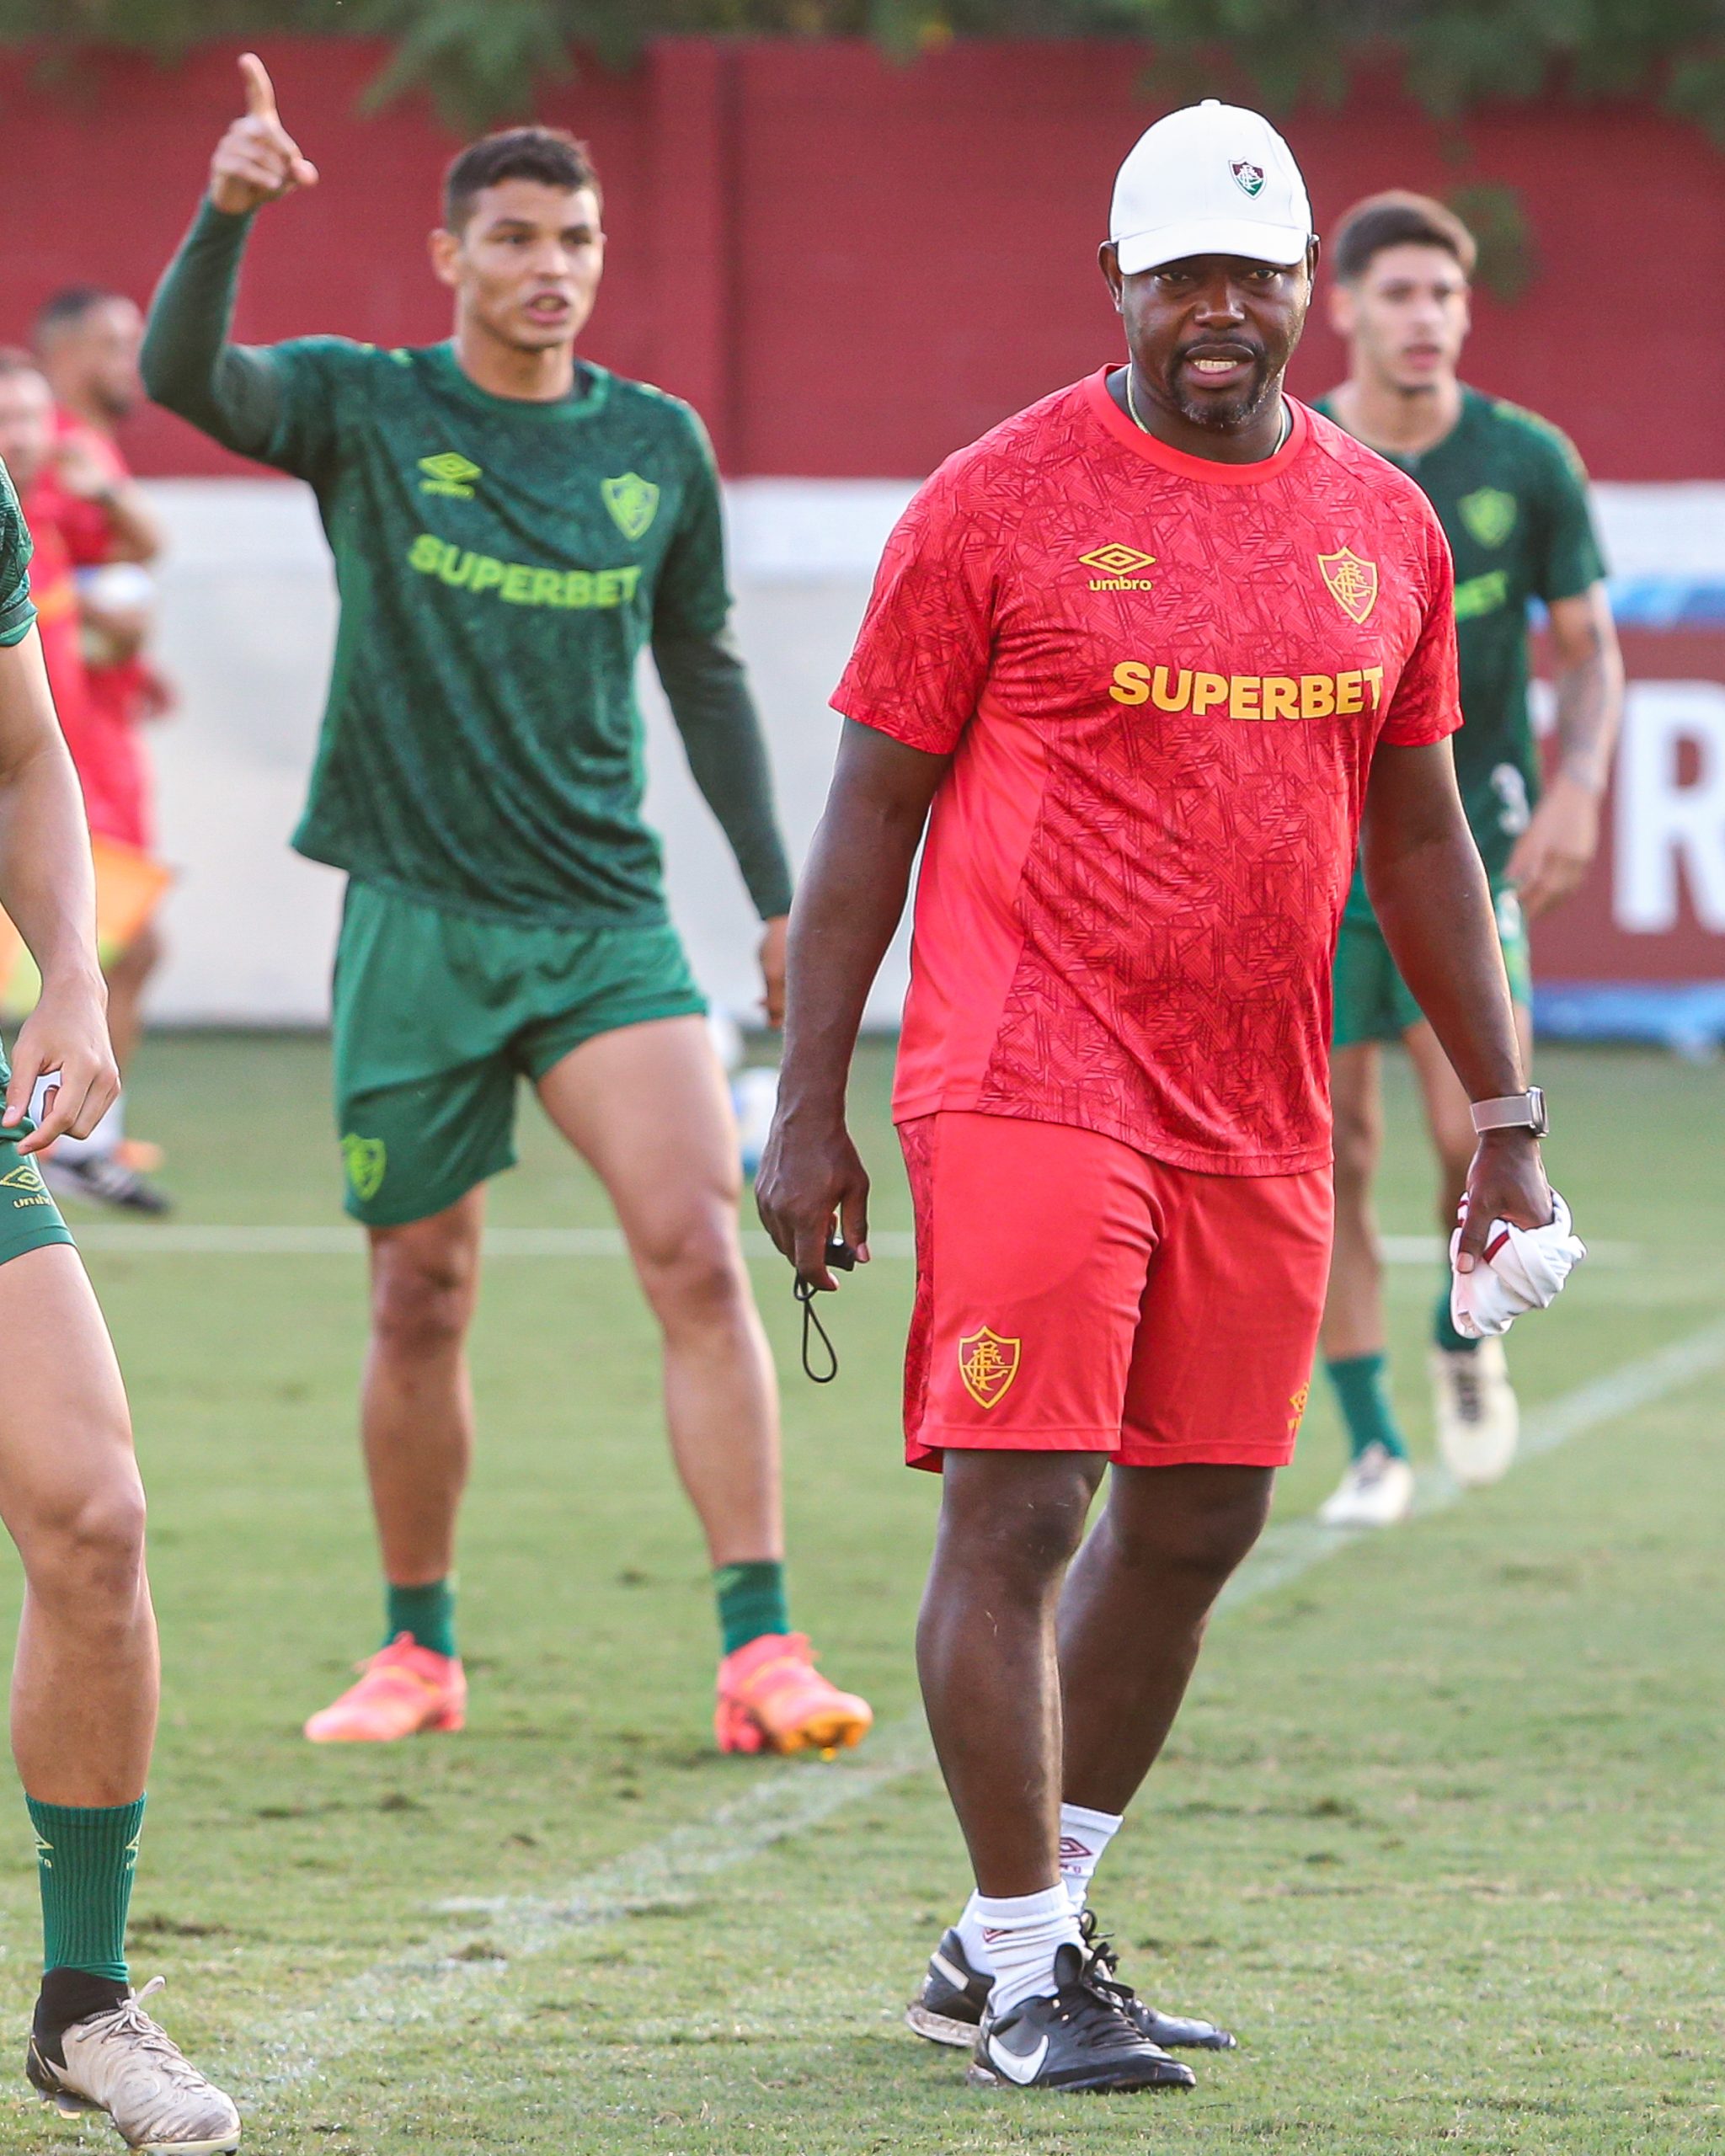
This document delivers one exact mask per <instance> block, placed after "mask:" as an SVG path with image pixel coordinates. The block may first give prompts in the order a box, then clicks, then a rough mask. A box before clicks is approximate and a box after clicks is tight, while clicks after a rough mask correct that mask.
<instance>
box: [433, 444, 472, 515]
mask: <svg viewBox="0 0 1725 2156" xmlns="http://www.w3.org/2000/svg"><path fill="white" fill-rule="evenodd" d="M419 469H420V470H421V471H422V472H424V473H425V478H423V479H421V480H420V482H419V492H420V493H421V494H447V495H448V496H449V498H450V499H451V500H452V501H457V502H470V501H472V499H473V482H474V480H475V479H477V478H478V477H479V476H480V475H479V467H478V465H477V464H475V463H474V462H473V460H472V458H471V457H467V456H462V453H461V451H459V450H457V449H446V450H444V451H441V454H440V455H438V456H422V457H421V458H420V459H419Z"/></svg>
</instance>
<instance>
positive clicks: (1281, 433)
mask: <svg viewBox="0 0 1725 2156" xmlns="http://www.w3.org/2000/svg"><path fill="white" fill-rule="evenodd" d="M1126 409H1127V411H1128V412H1129V413H1130V414H1131V415H1132V424H1133V425H1134V426H1135V427H1136V428H1137V430H1138V431H1139V433H1140V434H1141V435H1148V434H1150V429H1149V428H1148V427H1147V426H1146V425H1145V424H1144V422H1143V420H1142V419H1140V418H1139V416H1138V400H1137V398H1135V397H1134V395H1133V394H1132V364H1131V361H1130V360H1128V361H1127V363H1126ZM1293 431H1294V414H1292V413H1291V412H1290V410H1289V409H1288V400H1287V398H1285V397H1284V398H1283V399H1282V424H1281V425H1280V427H1279V429H1278V430H1277V434H1276V446H1275V447H1274V449H1273V450H1272V451H1270V456H1280V455H1281V453H1282V451H1284V449H1285V448H1286V447H1287V446H1288V437H1289V435H1291V434H1292V433H1293ZM1150 438H1151V440H1152V441H1154V440H1156V436H1155V435H1151V437H1150ZM1266 461H1268V460H1266Z"/></svg>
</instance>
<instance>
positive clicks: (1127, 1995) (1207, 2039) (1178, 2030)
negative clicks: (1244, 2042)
mask: <svg viewBox="0 0 1725 2156" xmlns="http://www.w3.org/2000/svg"><path fill="white" fill-rule="evenodd" d="M1078 1930H1079V1935H1080V1936H1081V1938H1082V1940H1083V1941H1084V1944H1085V1946H1086V1948H1087V1951H1088V1952H1089V1955H1090V1964H1091V1973H1092V1980H1093V1981H1094V1982H1095V1983H1097V1984H1099V1985H1100V1986H1101V1988H1103V1990H1104V1991H1106V1992H1109V1993H1112V1994H1113V1995H1114V1998H1115V1999H1118V2000H1119V2004H1120V2011H1121V2012H1122V2013H1123V2014H1124V2015H1125V2016H1126V2018H1127V2020H1129V2021H1130V2022H1131V2023H1132V2025H1133V2026H1134V2027H1135V2028H1136V2029H1137V2030H1138V2031H1140V2034H1141V2035H1144V2036H1148V2037H1149V2039H1150V2041H1151V2043H1153V2044H1162V2045H1164V2046H1166V2047H1167V2049H1169V2050H1170V2051H1182V2050H1183V2051H1194V2052H1231V2051H1232V2050H1234V2049H1235V2039H1234V2037H1233V2036H1232V2035H1231V2033H1230V2031H1227V2030H1226V2029H1219V2028H1217V2026H1216V2025H1215V2022H1214V2021H1199V2020H1194V2019H1193V2018H1192V2017H1191V2016H1190V2015H1184V2014H1162V2013H1158V2011H1157V2010H1156V2008H1155V2007H1153V2006H1151V2005H1148V2004H1146V2002H1145V2001H1144V2000H1143V1999H1140V1997H1139V1996H1138V1994H1137V1993H1136V1992H1135V1991H1134V1990H1133V1988H1132V1987H1131V1985H1130V1984H1123V1983H1121V1982H1120V1979H1119V1975H1118V1974H1117V1973H1116V1972H1117V1971H1118V1970H1119V1956H1118V1955H1117V1954H1116V1953H1115V1951H1114V1942H1113V1941H1112V1940H1107V1939H1103V1938H1102V1937H1101V1936H1100V1935H1098V1933H1097V1926H1096V1916H1095V1913H1094V1912H1093V1911H1092V1910H1090V1909H1082V1910H1081V1911H1080V1912H1079V1915H1078Z"/></svg>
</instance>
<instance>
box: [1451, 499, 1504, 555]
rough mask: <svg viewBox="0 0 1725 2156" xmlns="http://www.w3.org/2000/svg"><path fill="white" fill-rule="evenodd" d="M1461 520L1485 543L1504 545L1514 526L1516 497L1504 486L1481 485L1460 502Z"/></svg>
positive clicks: (1495, 545)
mask: <svg viewBox="0 0 1725 2156" xmlns="http://www.w3.org/2000/svg"><path fill="white" fill-rule="evenodd" d="M1457 506H1458V507H1459V508H1460V510H1461V521H1462V522H1463V523H1464V524H1465V525H1466V526H1467V528H1468V530H1469V531H1471V533H1472V534H1473V536H1474V537H1475V538H1476V539H1477V540H1478V542H1479V543H1480V544H1481V546H1482V547H1501V546H1502V545H1503V542H1504V541H1505V540H1506V539H1507V538H1508V537H1509V534H1510V533H1511V532H1512V531H1514V529H1515V508H1516V504H1515V497H1514V494H1505V493H1504V491H1503V488H1501V487H1482V488H1480V489H1479V491H1478V492H1477V494H1464V495H1463V496H1462V497H1461V501H1460V503H1459V504H1457Z"/></svg>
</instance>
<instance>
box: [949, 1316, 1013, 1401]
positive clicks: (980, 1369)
mask: <svg viewBox="0 0 1725 2156" xmlns="http://www.w3.org/2000/svg"><path fill="white" fill-rule="evenodd" d="M1022 1345H1023V1342H1021V1341H1017V1340H1002V1339H1001V1336H1000V1335H999V1333H997V1332H994V1331H991V1330H990V1329H989V1327H988V1326H979V1327H978V1329H977V1330H976V1331H975V1332H967V1333H966V1334H965V1335H964V1338H963V1339H962V1340H961V1341H960V1342H959V1376H960V1377H961V1378H963V1380H964V1390H965V1391H966V1392H968V1393H969V1396H970V1397H971V1398H972V1399H973V1400H974V1401H975V1402H976V1404H977V1406H979V1407H994V1406H998V1404H999V1403H1000V1401H1001V1399H1002V1398H1003V1397H1004V1396H1005V1395H1006V1393H1007V1390H1008V1389H1009V1388H1010V1386H1011V1385H1012V1380H1013V1379H1014V1378H1015V1377H1017V1374H1018V1350H1019V1348H1021V1347H1022Z"/></svg>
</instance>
